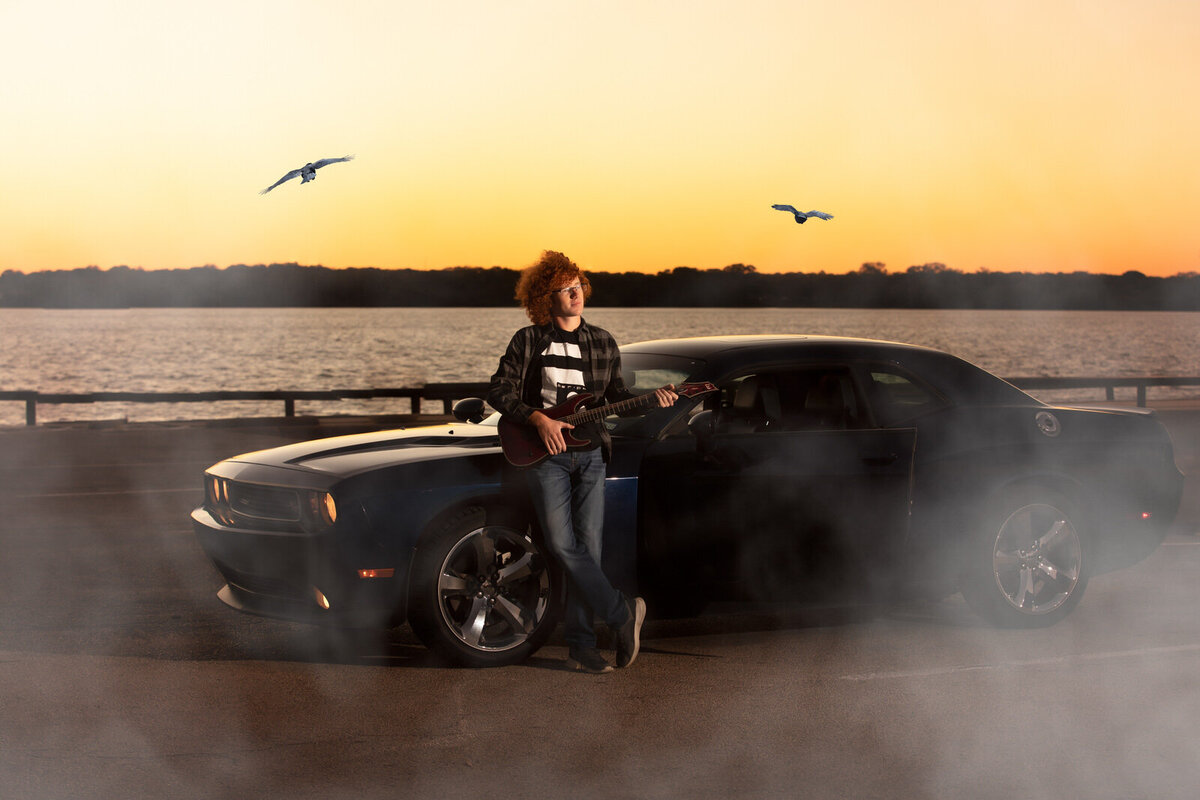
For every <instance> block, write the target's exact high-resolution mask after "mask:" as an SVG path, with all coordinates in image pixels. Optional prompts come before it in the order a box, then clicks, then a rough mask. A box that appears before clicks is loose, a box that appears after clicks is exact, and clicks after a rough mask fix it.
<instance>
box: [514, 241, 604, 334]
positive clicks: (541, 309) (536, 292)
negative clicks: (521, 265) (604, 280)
mask: <svg viewBox="0 0 1200 800" xmlns="http://www.w3.org/2000/svg"><path fill="white" fill-rule="evenodd" d="M576 278H578V279H579V282H580V283H581V284H582V285H583V299H584V300H587V298H589V297H591V296H592V285H591V284H590V283H588V279H587V278H586V277H584V274H583V271H582V270H581V269H579V266H578V265H577V264H576V263H575V262H574V261H572V260H571V259H569V258H567V257H566V256H564V255H563V254H562V253H558V252H555V251H554V250H547V251H545V252H544V253H542V257H541V259H540V260H539V261H538V262H537V263H535V264H531V265H530V266H528V267H526V268H525V269H524V270H522V271H521V277H520V278H519V279H518V280H517V294H516V297H517V300H518V301H519V302H520V303H521V306H522V308H524V309H525V314H526V315H527V316H528V317H529V319H530V320H531V321H532V322H533V324H534V325H546V324H548V323H549V322H550V308H551V305H550V292H552V291H553V290H554V289H556V288H559V287H560V286H561V285H562V284H564V283H567V282H568V281H574V280H575V279H576Z"/></svg>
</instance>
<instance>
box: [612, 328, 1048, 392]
mask: <svg viewBox="0 0 1200 800" xmlns="http://www.w3.org/2000/svg"><path fill="white" fill-rule="evenodd" d="M621 352H622V353H628V354H634V353H638V354H661V355H672V356H682V357H684V358H691V359H695V360H697V361H703V362H705V363H706V364H707V368H706V370H705V372H706V373H707V374H708V376H709V378H715V377H716V376H719V375H724V374H728V373H729V371H730V370H734V369H737V368H738V367H739V366H741V365H750V364H762V365H765V364H770V363H780V362H786V361H822V360H854V361H859V360H872V361H882V362H891V363H895V364H901V365H903V366H905V367H907V368H909V369H911V370H913V372H914V373H915V374H916V375H918V376H920V377H921V378H923V379H924V380H927V381H930V382H932V383H933V384H934V385H935V386H937V387H938V389H939V390H940V391H942V392H943V393H944V394H946V395H947V396H949V397H953V398H955V399H956V401H957V402H973V403H1027V402H1033V403H1036V402H1037V401H1036V400H1034V399H1033V398H1032V397H1030V396H1029V395H1027V394H1025V393H1024V392H1022V391H1021V390H1020V389H1018V388H1016V387H1015V386H1013V385H1011V384H1009V383H1007V382H1005V381H1004V380H1003V379H1001V378H998V377H996V376H995V375H992V374H991V373H989V372H987V371H986V370H984V369H982V368H980V367H978V366H976V365H974V364H972V363H970V362H969V361H964V360H963V359H961V358H959V357H958V356H955V355H952V354H950V353H947V352H944V351H942V350H936V349H934V348H932V347H923V346H921V345H914V344H903V343H901V342H889V341H883V340H880V339H860V338H854V337H849V336H807V335H802V334H755V335H743V336H696V337H690V338H685V339H657V340H652V341H645V342H635V343H633V344H629V345H625V346H623V347H622V348H621Z"/></svg>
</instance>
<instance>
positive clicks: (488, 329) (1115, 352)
mask: <svg viewBox="0 0 1200 800" xmlns="http://www.w3.org/2000/svg"><path fill="white" fill-rule="evenodd" d="M586 318H587V319H588V321H589V322H591V323H592V324H596V325H600V326H602V327H604V328H607V329H608V330H610V331H611V332H612V333H613V335H614V336H616V338H617V341H619V342H633V341H639V340H643V339H657V338H668V337H676V336H701V335H706V334H717V333H808V334H829V335H837V336H863V337H868V338H875V339H889V340H893V341H901V342H909V343H912V344H920V345H926V346H930V347H936V348H938V349H941V350H946V351H949V352H951V353H954V354H956V355H958V356H961V357H963V358H965V359H967V360H968V361H971V362H973V363H975V364H978V365H979V366H981V367H983V368H984V369H987V370H989V371H991V372H994V373H996V374H997V375H1000V376H1002V377H1013V376H1033V375H1037V376H1043V375H1044V376H1058V377H1066V376H1138V375H1185V376H1192V375H1200V313H1195V312H1107V311H919V310H874V309H729V308H710V309H647V308H638V309H628V308H600V307H596V308H592V309H589V311H588V313H587V314H586ZM524 324H526V318H525V316H524V314H523V313H522V312H521V311H520V310H519V309H516V308H484V309H474V308H472V309H465V308H454V309H443V308H437V309H434V308H416V309H413V308H381V309H359V308H334V309H128V310H49V309H0V389H5V390H22V389H24V390H37V391H42V392H61V393H75V392H95V391H137V392H165V391H185V392H198V391H210V390H217V389H227V390H268V389H305V390H326V389H370V388H382V387H401V386H413V385H418V384H421V383H425V382H437V381H486V380H487V379H488V377H489V376H490V375H491V373H492V372H493V371H494V369H495V367H496V361H497V359H498V358H499V356H500V353H501V352H502V351H503V349H504V346H505V345H506V344H507V342H508V339H509V337H510V336H511V335H512V332H513V331H514V330H515V329H516V328H518V327H519V326H521V325H524ZM1128 391H1129V392H1130V396H1132V390H1128ZM1150 392H1151V394H1150V396H1151V397H1152V398H1153V397H1156V396H1159V397H1161V396H1194V395H1196V394H1197V392H1196V390H1194V389H1192V390H1170V389H1151V390H1150ZM1037 396H1038V397H1040V398H1041V399H1046V400H1062V399H1079V397H1078V395H1077V394H1076V395H1074V396H1071V395H1065V394H1064V393H1062V392H1058V393H1050V392H1039V393H1037ZM1121 396H1122V395H1120V394H1119V395H1118V397H1121ZM1089 397H1090V399H1102V397H1103V393H1102V390H1094V391H1092V392H1091V393H1090V395H1089ZM408 410H409V401H407V400H371V401H350V400H343V401H335V402H331V403H329V402H326V403H320V402H311V403H305V402H299V403H297V404H296V413H297V414H388V413H406V412H407V411H408ZM425 410H427V411H438V410H440V403H437V404H430V405H429V406H427V408H426V409H425ZM280 414H282V403H279V402H274V403H241V402H230V403H219V404H200V403H184V404H121V403H100V404H94V405H41V406H39V407H38V421H39V422H52V421H60V420H85V419H129V420H137V421H148V420H165V419H201V418H221V417H233V416H278V415H280ZM24 421H25V407H24V404H23V403H20V402H0V425H22V424H24Z"/></svg>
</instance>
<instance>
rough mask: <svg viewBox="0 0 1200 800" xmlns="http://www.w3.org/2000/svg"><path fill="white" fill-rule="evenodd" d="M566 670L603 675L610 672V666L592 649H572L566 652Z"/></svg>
mask: <svg viewBox="0 0 1200 800" xmlns="http://www.w3.org/2000/svg"><path fill="white" fill-rule="evenodd" d="M567 669H573V670H575V671H576V672H590V673H592V674H593V675H603V674H604V673H605V672H612V664H610V663H608V661H607V660H605V658H604V656H602V655H600V651H599V650H597V649H596V648H594V647H572V648H570V649H569V650H568V651H567Z"/></svg>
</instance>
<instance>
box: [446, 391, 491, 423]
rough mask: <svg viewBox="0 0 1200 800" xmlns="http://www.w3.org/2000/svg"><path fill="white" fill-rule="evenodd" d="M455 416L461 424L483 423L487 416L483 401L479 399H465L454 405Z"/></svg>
mask: <svg viewBox="0 0 1200 800" xmlns="http://www.w3.org/2000/svg"><path fill="white" fill-rule="evenodd" d="M454 416H455V418H456V419H457V420H458V421H459V422H474V423H480V422H483V418H484V417H485V416H487V414H486V413H485V412H484V404H483V401H482V400H480V399H479V398H478V397H465V398H463V399H462V400H459V401H458V402H457V403H455V404H454Z"/></svg>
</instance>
